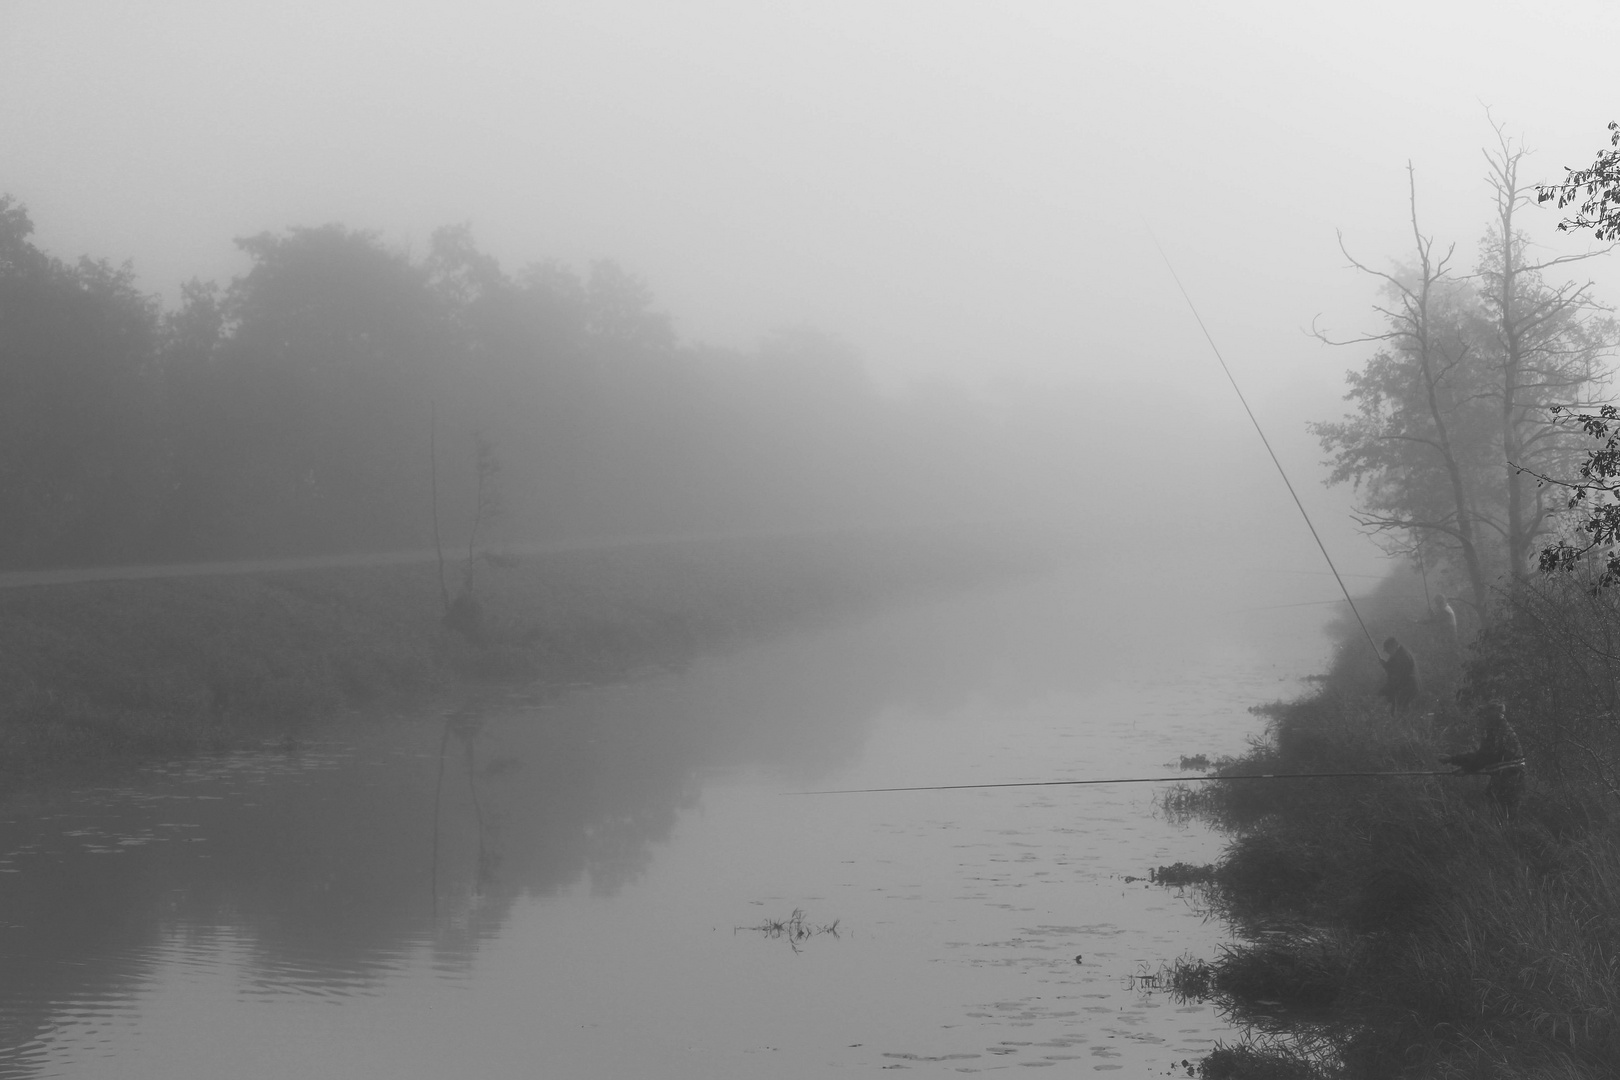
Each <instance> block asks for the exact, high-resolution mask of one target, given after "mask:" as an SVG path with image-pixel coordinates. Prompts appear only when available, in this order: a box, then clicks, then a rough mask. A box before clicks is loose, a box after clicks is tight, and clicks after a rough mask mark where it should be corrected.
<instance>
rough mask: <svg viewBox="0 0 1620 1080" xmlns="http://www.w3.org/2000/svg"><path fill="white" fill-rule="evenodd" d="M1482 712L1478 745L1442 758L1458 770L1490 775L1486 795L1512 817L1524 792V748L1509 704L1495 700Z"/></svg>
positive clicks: (1492, 803) (1492, 802)
mask: <svg viewBox="0 0 1620 1080" xmlns="http://www.w3.org/2000/svg"><path fill="white" fill-rule="evenodd" d="M1483 715H1484V731H1483V732H1482V733H1481V735H1480V740H1479V746H1478V747H1477V748H1475V749H1473V750H1470V751H1469V752H1468V753H1466V754H1447V755H1445V756H1444V757H1442V758H1441V759H1440V760H1441V761H1443V762H1445V763H1446V764H1447V765H1455V766H1456V767H1457V771H1458V773H1462V774H1468V775H1474V774H1479V775H1485V776H1489V777H1490V778H1491V781H1490V783H1489V784H1487V785H1486V787H1485V797H1486V798H1487V799H1489V800H1490V802H1491V805H1492V806H1494V807H1496V808H1497V810H1499V811H1500V812H1501V813H1502V814H1503V815H1504V816H1506V817H1511V816H1512V815H1513V811H1514V809H1515V808H1516V807H1517V806H1518V805H1519V796H1521V795H1522V794H1523V793H1524V772H1525V765H1524V748H1523V747H1522V746H1521V745H1519V736H1518V734H1517V733H1515V732H1514V730H1513V725H1511V724H1509V723H1508V721H1507V706H1506V705H1503V704H1502V703H1501V702H1499V701H1498V702H1493V703H1491V704H1490V705H1487V706H1486V707H1485V709H1484V711H1483Z"/></svg>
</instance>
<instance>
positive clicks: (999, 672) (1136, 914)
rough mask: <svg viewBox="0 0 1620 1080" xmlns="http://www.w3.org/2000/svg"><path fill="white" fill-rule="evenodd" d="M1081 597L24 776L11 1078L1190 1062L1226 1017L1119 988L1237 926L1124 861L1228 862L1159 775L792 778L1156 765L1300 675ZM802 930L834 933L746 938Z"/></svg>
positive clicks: (678, 1072) (985, 596) (888, 621)
mask: <svg viewBox="0 0 1620 1080" xmlns="http://www.w3.org/2000/svg"><path fill="white" fill-rule="evenodd" d="M1098 588H1099V586H1098V585H1097V584H1096V582H1091V583H1089V584H1086V585H1085V586H1084V588H1081V587H1080V583H1077V582H1067V583H1065V582H1050V581H1049V582H1041V583H1035V584H1028V585H1024V586H1020V587H1017V588H1007V589H1000V590H987V591H984V592H981V593H978V594H974V595H970V596H964V597H956V598H952V599H949V600H942V601H939V602H937V603H934V604H930V605H923V606H916V607H911V608H907V609H905V610H898V611H890V612H886V613H883V614H880V615H878V616H874V617H872V618H870V619H868V620H866V621H864V622H861V623H860V624H859V625H853V626H843V627H837V628H820V629H816V630H806V631H804V632H801V633H799V634H796V635H790V636H785V637H783V638H779V639H776V640H772V641H767V642H761V643H758V644H757V645H756V646H754V647H752V648H749V649H745V650H741V651H739V652H737V653H735V654H732V655H729V656H725V657H720V658H715V659H712V660H708V661H704V662H701V663H697V664H693V665H692V666H691V667H690V668H689V669H687V670H685V671H682V672H678V673H670V672H666V673H653V674H649V675H648V676H647V677H644V678H641V679H638V680H635V681H633V682H632V683H630V684H627V685H623V686H616V687H598V688H590V687H581V688H574V689H571V690H567V689H563V690H559V689H551V690H545V691H540V690H526V691H523V692H520V693H509V692H507V691H501V692H499V693H492V694H490V695H487V696H485V697H483V698H477V699H472V700H469V701H467V702H466V703H465V704H464V705H463V706H462V707H460V708H458V709H456V710H455V711H454V712H453V713H451V714H450V715H449V716H448V717H447V716H444V715H428V716H420V717H400V718H391V719H386V720H383V719H378V720H372V721H368V722H366V723H359V722H356V724H355V725H354V726H353V727H352V728H351V729H347V730H343V731H341V732H339V733H336V734H334V735H333V736H332V737H331V738H330V739H329V740H327V741H325V742H323V743H320V744H317V745H312V746H309V747H306V748H303V749H301V750H298V751H296V752H288V753H271V754H238V755H228V756H223V757H214V758H208V759H203V760H196V761H188V762H182V763H177V764H172V765H168V766H164V767H158V768H151V769H147V770H144V771H143V772H142V773H140V774H139V775H138V776H137V777H135V778H134V779H133V780H132V781H131V782H129V783H128V784H125V785H122V786H118V787H98V788H72V787H63V788H58V789H51V790H44V791H34V792H28V793H21V794H15V795H13V796H12V797H11V798H9V799H8V800H7V802H6V804H5V806H4V814H3V820H0V926H3V929H0V1076H28V1077H34V1076H72V1077H94V1076H109V1077H111V1076H118V1077H143V1076H145V1077H212V1076H223V1075H231V1076H241V1077H280V1076H289V1077H290V1076H311V1075H314V1076H345V1077H348V1076H355V1077H371V1076H377V1077H382V1076H389V1077H416V1076H424V1077H425V1076H439V1075H444V1074H447V1073H451V1072H463V1073H466V1074H468V1075H476V1076H505V1075H522V1076H530V1075H535V1074H536V1069H537V1068H539V1067H541V1066H547V1067H549V1068H550V1069H551V1070H554V1074H555V1075H574V1076H594V1075H600V1076H643V1075H657V1076H693V1077H704V1076H727V1075H734V1076H759V1075H773V1076H799V1075H802V1076H818V1075H823V1074H824V1073H825V1072H827V1071H829V1070H831V1069H836V1068H841V1067H848V1068H856V1069H862V1070H869V1069H872V1068H878V1067H897V1066H906V1067H911V1068H929V1069H933V1070H935V1071H938V1070H940V1069H947V1070H952V1071H954V1070H961V1071H978V1070H980V1069H985V1068H991V1067H996V1066H997V1065H998V1064H1000V1065H1007V1064H1009V1063H1015V1064H1020V1065H1038V1064H1043V1063H1044V1064H1054V1063H1057V1062H1061V1061H1067V1060H1083V1061H1085V1062H1087V1063H1088V1067H1091V1066H1094V1067H1096V1068H1097V1069H1101V1070H1103V1071H1108V1070H1109V1068H1110V1067H1111V1066H1115V1065H1124V1064H1132V1063H1137V1062H1143V1063H1147V1062H1154V1063H1158V1064H1159V1065H1161V1066H1163V1065H1166V1064H1167V1063H1169V1062H1170V1061H1171V1059H1172V1057H1174V1058H1175V1059H1176V1060H1179V1058H1180V1057H1181V1056H1186V1054H1187V1053H1197V1052H1201V1049H1200V1048H1202V1049H1207V1047H1208V1043H1209V1041H1210V1040H1211V1039H1213V1038H1214V1037H1215V1036H1216V1034H1218V1033H1219V1032H1221V1031H1223V1030H1224V1029H1223V1028H1221V1027H1220V1024H1219V1021H1218V1020H1217V1019H1216V1018H1215V1017H1213V1016H1212V1015H1210V1014H1209V1013H1208V1011H1207V1010H1205V1009H1202V1008H1201V1007H1196V1006H1188V1007H1183V1008H1182V1009H1180V1010H1178V1009H1177V1007H1176V1006H1175V1005H1174V1004H1172V1003H1171V1002H1169V1001H1168V1000H1167V999H1164V998H1163V997H1162V996H1155V995H1144V994H1142V993H1141V992H1139V991H1138V990H1137V989H1135V988H1133V985H1132V976H1133V975H1139V974H1143V973H1145V972H1146V971H1148V970H1151V969H1153V968H1156V966H1157V964H1158V963H1160V962H1162V961H1164V960H1167V959H1172V958H1173V957H1174V956H1175V955H1177V954H1178V953H1180V952H1181V951H1183V950H1184V949H1187V948H1194V947H1199V946H1201V945H1208V944H1209V943H1212V942H1214V941H1216V940H1218V939H1219V937H1220V930H1219V928H1218V927H1215V926H1211V925H1208V924H1206V923H1204V922H1203V921H1202V920H1200V919H1199V918H1198V916H1197V914H1196V912H1194V911H1192V910H1191V909H1190V907H1189V905H1188V903H1187V902H1186V900H1185V899H1183V898H1181V897H1178V896H1177V895H1176V894H1175V893H1174V892H1172V891H1166V890H1162V889H1157V888H1154V889H1149V888H1145V887H1144V886H1143V885H1142V884H1141V883H1134V882H1126V881H1125V880H1124V878H1125V876H1126V875H1128V874H1135V875H1140V874H1144V873H1145V872H1146V870H1147V869H1148V868H1150V867H1151V866H1154V865H1158V864H1160V863H1169V862H1174V861H1178V860H1182V859H1185V860H1188V861H1209V860H1210V859H1211V858H1212V857H1213V855H1214V854H1215V853H1216V851H1217V850H1218V845H1217V844H1216V843H1215V842H1214V841H1213V839H1212V838H1210V837H1208V836H1207V835H1205V834H1204V833H1202V832H1200V831H1198V830H1184V829H1178V828H1176V827H1173V826H1171V825H1169V824H1167V823H1164V822H1162V821H1157V820H1155V819H1154V818H1153V817H1152V816H1151V813H1150V809H1151V802H1150V799H1151V792H1150V790H1149V789H1147V788H1114V787H1109V788H1083V789H1071V788H1058V789H1023V790H1021V791H1017V790H1015V791H1011V792H1008V791H982V792H938V793H915V794H895V795H881V796H819V797H814V796H786V795H783V794H781V792H782V791H783V790H786V789H792V788H803V787H807V786H812V785H813V786H820V787H828V786H837V787H866V786H880V785H881V786H890V785H900V784H912V783H917V784H923V783H939V782H958V783H972V782H986V781H993V780H1022V779H1046V778H1054V777H1061V776H1075V777H1081V776H1097V775H1108V774H1115V773H1119V772H1124V773H1127V774H1129V773H1133V772H1135V771H1137V770H1140V769H1143V768H1152V769H1157V768H1158V766H1160V765H1161V763H1163V762H1165V761H1174V760H1176V758H1177V756H1178V755H1179V754H1180V753H1190V752H1200V751H1202V752H1209V753H1217V752H1229V751H1232V750H1235V749H1237V748H1238V747H1239V746H1240V745H1241V743H1242V735H1243V732H1244V731H1245V729H1246V727H1247V721H1248V718H1247V717H1246V716H1244V715H1243V708H1244V707H1245V706H1247V705H1248V704H1250V703H1252V702H1254V701H1257V700H1263V699H1266V698H1269V697H1274V696H1277V694H1278V693H1281V692H1283V691H1284V690H1285V689H1286V687H1279V685H1278V684H1277V679H1278V677H1279V674H1292V673H1293V671H1292V669H1290V668H1289V666H1288V664H1287V663H1286V662H1284V663H1283V666H1282V667H1281V668H1279V667H1275V666H1273V663H1274V661H1272V660H1268V661H1266V662H1265V663H1263V664H1259V665H1258V666H1257V665H1256V664H1255V663H1254V662H1253V657H1252V656H1249V657H1247V658H1244V656H1243V655H1242V654H1239V653H1234V652H1225V653H1218V654H1214V655H1213V656H1211V657H1206V658H1205V659H1204V660H1201V661H1198V662H1196V663H1195V662H1193V661H1191V660H1189V659H1187V658H1188V657H1190V656H1191V655H1193V653H1194V645H1193V638H1194V637H1196V633H1197V632H1196V630H1195V629H1193V628H1187V627H1182V628H1179V629H1172V630H1167V629H1165V628H1163V627H1158V628H1155V629H1154V631H1153V634H1152V637H1151V641H1152V643H1153V646H1154V648H1155V649H1157V650H1160V651H1161V654H1162V656H1175V657H1179V658H1181V659H1179V660H1178V661H1177V663H1176V666H1175V670H1173V671H1171V672H1169V673H1168V674H1165V673H1163V672H1155V671H1152V670H1149V669H1144V668H1141V667H1133V666H1132V662H1131V658H1132V657H1133V656H1135V655H1138V654H1139V653H1140V651H1141V648H1142V642H1143V640H1144V639H1143V638H1141V637H1131V636H1130V635H1127V634H1123V633H1121V632H1120V631H1119V630H1118V629H1117V628H1113V629H1109V628H1102V627H1097V626H1093V625H1091V624H1089V623H1088V621H1087V619H1086V617H1085V611H1086V607H1087V603H1088V599H1090V600H1094V599H1095V595H1096V592H1097V590H1098ZM1177 634H1179V635H1180V636H1179V637H1178V636H1177ZM1234 657H1236V658H1237V659H1236V660H1234ZM795 911H797V912H799V913H800V918H801V920H802V922H803V924H804V925H806V926H809V927H812V928H814V927H825V926H829V925H832V924H834V923H835V922H836V924H837V926H838V930H839V933H838V934H837V936H833V935H831V934H825V935H806V936H805V937H804V938H802V939H800V940H798V941H796V942H793V944H794V945H795V946H796V947H795V948H793V949H790V948H788V947H785V946H783V945H782V942H781V941H780V940H772V939H770V938H768V937H763V936H762V935H760V934H758V933H747V932H745V933H737V932H736V928H737V927H759V926H762V925H766V926H768V925H771V924H772V923H790V922H791V920H792V919H793V917H794V916H793V913H794V912H795ZM1077 954H1079V955H1081V956H1082V957H1083V960H1082V962H1080V963H1076V961H1075V956H1076V955H1077ZM1164 1017H1170V1018H1171V1019H1170V1020H1169V1021H1165V1020H1164V1019H1163V1018H1164Z"/></svg>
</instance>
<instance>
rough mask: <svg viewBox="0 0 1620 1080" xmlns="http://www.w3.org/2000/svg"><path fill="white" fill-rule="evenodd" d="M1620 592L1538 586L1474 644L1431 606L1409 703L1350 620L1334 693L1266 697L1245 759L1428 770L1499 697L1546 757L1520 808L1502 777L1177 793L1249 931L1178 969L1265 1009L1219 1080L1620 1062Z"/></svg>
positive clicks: (1224, 906)
mask: <svg viewBox="0 0 1620 1080" xmlns="http://www.w3.org/2000/svg"><path fill="white" fill-rule="evenodd" d="M1616 626H1620V611H1617V610H1616V607H1615V600H1614V598H1613V597H1604V596H1598V595H1596V594H1593V593H1591V592H1589V591H1587V590H1584V589H1582V588H1581V587H1579V583H1578V582H1571V581H1565V582H1538V583H1535V584H1534V585H1533V586H1532V587H1530V588H1529V589H1527V590H1525V591H1524V592H1521V593H1520V594H1518V595H1516V596H1513V597H1511V598H1504V603H1503V609H1502V611H1501V612H1500V613H1498V614H1497V616H1496V618H1495V619H1494V620H1493V621H1492V623H1491V625H1490V627H1489V628H1488V629H1487V631H1486V632H1485V633H1484V634H1482V635H1481V636H1480V637H1479V638H1478V639H1477V640H1476V641H1475V643H1474V646H1473V648H1472V649H1471V650H1469V651H1467V652H1465V653H1462V654H1459V653H1458V652H1457V651H1456V650H1455V649H1454V648H1451V647H1449V646H1448V645H1447V643H1446V642H1444V641H1443V640H1441V639H1440V638H1439V637H1438V636H1437V635H1436V634H1434V633H1433V631H1432V628H1431V627H1428V626H1425V625H1421V624H1406V625H1401V626H1399V627H1397V626H1395V625H1393V624H1386V625H1384V626H1375V627H1374V628H1373V629H1374V636H1376V637H1380V639H1381V636H1382V634H1383V633H1387V632H1396V633H1398V635H1399V636H1400V637H1401V638H1402V640H1403V641H1406V642H1408V643H1409V644H1412V645H1414V646H1415V648H1416V651H1417V653H1418V658H1419V663H1420V666H1421V668H1422V670H1423V671H1424V672H1425V673H1426V682H1427V684H1428V689H1427V692H1426V693H1425V695H1424V697H1423V698H1422V699H1421V700H1420V702H1419V707H1418V708H1417V709H1416V710H1413V711H1412V712H1411V713H1409V714H1406V715H1402V716H1395V715H1393V714H1392V712H1391V710H1390V708H1389V706H1388V705H1387V704H1386V703H1385V702H1384V701H1383V700H1382V699H1380V698H1379V697H1377V695H1376V690H1377V687H1378V683H1379V680H1378V677H1377V671H1378V668H1377V666H1376V663H1375V661H1374V660H1373V658H1372V655H1373V654H1372V652H1371V650H1370V648H1369V647H1368V645H1367V643H1366V641H1365V639H1364V638H1363V637H1362V635H1361V633H1360V630H1359V628H1354V627H1347V628H1345V629H1346V632H1345V634H1344V635H1343V637H1344V640H1343V643H1342V644H1341V646H1340V648H1339V651H1338V655H1337V657H1336V659H1335V662H1334V663H1333V665H1332V667H1331V670H1330V671H1329V672H1328V673H1327V674H1326V675H1325V677H1323V678H1321V679H1320V680H1319V681H1318V688H1317V690H1316V692H1314V693H1312V694H1310V695H1309V696H1307V697H1305V698H1303V699H1301V700H1297V701H1292V702H1285V703H1277V704H1273V705H1269V706H1265V707H1263V708H1260V709H1258V710H1256V711H1257V712H1258V713H1259V714H1260V715H1263V716H1264V717H1265V718H1266V721H1267V728H1266V732H1265V734H1264V736H1263V737H1262V738H1260V739H1258V740H1257V741H1256V743H1255V745H1254V747H1253V749H1252V751H1251V752H1250V753H1249V754H1247V755H1245V757H1244V758H1242V759H1241V760H1237V761H1229V762H1224V763H1222V764H1221V766H1220V771H1225V772H1233V773H1236V772H1245V773H1247V772H1268V773H1293V772H1327V771H1360V770H1365V771H1418V772H1421V771H1426V770H1434V769H1438V768H1443V766H1442V765H1440V764H1439V762H1438V758H1439V756H1440V755H1441V754H1444V753H1455V752H1457V751H1460V750H1464V749H1468V748H1471V747H1472V745H1473V744H1474V742H1475V739H1476V719H1477V715H1478V712H1479V710H1480V709H1482V708H1483V707H1485V706H1486V705H1487V704H1488V703H1489V702H1491V701H1503V702H1506V703H1507V704H1508V707H1509V715H1510V718H1511V720H1512V722H1513V723H1514V725H1515V726H1516V727H1517V729H1518V731H1519V734H1520V736H1521V738H1522V740H1523V742H1524V745H1525V749H1526V751H1527V753H1528V758H1529V763H1530V770H1529V783H1528V786H1527V788H1526V790H1525V794H1524V797H1523V800H1522V802H1521V804H1520V805H1519V806H1518V808H1517V810H1516V811H1515V812H1514V813H1512V814H1511V815H1506V814H1503V813H1502V812H1501V811H1500V810H1499V809H1498V808H1496V807H1495V806H1493V805H1492V804H1491V803H1490V802H1489V801H1488V800H1487V799H1486V797H1485V791H1484V787H1485V784H1486V782H1487V781H1486V779H1485V778H1484V777H1478V776H1475V777H1450V776H1444V777H1421V776H1418V777H1386V778H1348V779H1338V780H1294V781H1286V780H1285V781H1263V782H1256V781H1237V780H1233V781H1227V782H1224V783H1212V784H1209V785H1205V789H1204V790H1201V791H1183V792H1179V793H1176V794H1174V795H1172V796H1170V797H1169V799H1168V802H1169V805H1170V807H1171V809H1173V810H1176V811H1178V812H1181V813H1190V814H1198V815H1201V816H1204V817H1206V818H1207V819H1210V820H1212V821H1214V822H1215V823H1217V824H1218V825H1220V826H1221V827H1223V828H1225V829H1226V830H1228V831H1229V832H1230V833H1231V834H1232V842H1231V845H1230V847H1229V849H1228V851H1227V853H1226V856H1225V858H1224V860H1223V861H1222V862H1221V863H1220V864H1219V866H1218V868H1217V873H1216V882H1215V884H1214V886H1213V887H1212V888H1211V890H1210V892H1209V895H1210V898H1211V901H1212V903H1213V905H1214V907H1215V908H1216V909H1217V910H1218V911H1220V912H1221V913H1222V914H1224V915H1225V916H1226V917H1228V918H1229V919H1231V920H1232V921H1233V922H1234V923H1235V924H1236V926H1237V927H1238V928H1240V930H1241V931H1242V934H1243V936H1244V937H1245V939H1246V941H1247V943H1246V944H1245V945H1243V946H1241V947H1236V948H1233V949H1230V950H1227V951H1225V952H1223V953H1222V954H1220V955H1218V956H1215V957H1213V958H1196V959H1189V960H1188V961H1184V962H1183V963H1182V964H1181V966H1180V972H1179V974H1180V977H1181V984H1182V987H1183V989H1184V991H1186V992H1187V993H1188V994H1189V995H1191V996H1201V995H1203V994H1213V996H1215V997H1216V998H1217V999H1218V1000H1219V1001H1221V1002H1222V1004H1223V1005H1224V1006H1225V1007H1227V1008H1229V1009H1230V1010H1231V1011H1232V1012H1233V1013H1234V1014H1235V1015H1237V1016H1238V1017H1240V1018H1243V1019H1246V1020H1248V1021H1251V1022H1252V1023H1253V1024H1254V1025H1255V1027H1254V1031H1255V1032H1256V1038H1255V1041H1254V1042H1252V1043H1250V1044H1246V1045H1243V1046H1236V1047H1226V1048H1223V1049H1221V1050H1220V1051H1218V1052H1217V1053H1215V1054H1213V1055H1211V1056H1210V1057H1209V1058H1208V1059H1206V1060H1205V1062H1204V1063H1203V1065H1202V1070H1203V1072H1202V1075H1204V1076H1206V1077H1220V1078H1225V1077H1245V1078H1248V1077H1279V1078H1282V1077H1289V1078H1301V1080H1303V1078H1311V1077H1328V1076H1334V1077H1345V1078H1356V1080H1361V1078H1366V1080H1373V1078H1380V1080H1381V1078H1389V1077H1426V1078H1427V1077H1459V1078H1461V1077H1468V1078H1497V1077H1500V1078H1503V1080H1506V1078H1509V1077H1512V1078H1525V1077H1545V1078H1554V1077H1557V1078H1592V1080H1596V1078H1599V1077H1613V1076H1615V1075H1620V791H1617V790H1616V786H1615V784H1614V782H1613V777H1614V765H1615V763H1616V762H1620V746H1617V739H1616V726H1617V723H1616V720H1615V713H1614V711H1613V702H1612V700H1611V699H1610V695H1612V694H1613V693H1614V692H1615V690H1616V688H1617V687H1620V680H1617V679H1616V676H1617V675H1620V671H1617V670H1615V665H1616V659H1615V652H1614V650H1613V649H1612V648H1611V647H1610V644H1609V641H1610V638H1609V637H1608V634H1609V632H1610V629H1611V628H1613V627H1616Z"/></svg>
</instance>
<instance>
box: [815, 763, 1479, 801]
mask: <svg viewBox="0 0 1620 1080" xmlns="http://www.w3.org/2000/svg"><path fill="white" fill-rule="evenodd" d="M1467 775H1470V774H1468V773H1462V772H1458V771H1456V770H1455V769H1435V770H1430V771H1427V772H1388V771H1386V772H1321V773H1234V774H1233V775H1231V776H1116V777H1109V778H1108V779H1105V780H1024V781H1020V782H1018V783H1011V784H928V785H925V786H923V787H872V788H846V789H844V790H840V791H788V792H784V793H783V794H786V795H871V794H875V793H878V792H884V791H971V790H975V789H980V788H1020V787H1082V786H1087V785H1091V784H1164V783H1173V784H1180V783H1186V782H1188V781H1192V780H1337V779H1343V778H1345V777H1359V776H1467Z"/></svg>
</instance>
